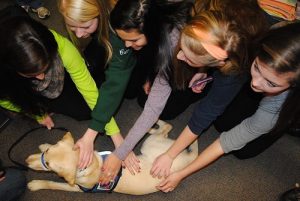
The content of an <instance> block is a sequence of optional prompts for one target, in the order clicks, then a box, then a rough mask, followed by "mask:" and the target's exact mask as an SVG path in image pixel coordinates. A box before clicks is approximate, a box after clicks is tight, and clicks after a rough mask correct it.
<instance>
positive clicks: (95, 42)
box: [59, 0, 136, 168]
mask: <svg viewBox="0 0 300 201" xmlns="http://www.w3.org/2000/svg"><path fill="white" fill-rule="evenodd" d="M113 6H114V1H104V0H60V1H59V10H60V12H61V13H62V15H63V17H64V20H65V23H66V27H67V30H68V32H69V35H70V37H71V39H72V41H73V43H74V44H78V45H79V42H78V40H77V39H78V38H91V42H90V43H89V44H88V46H87V49H85V51H84V53H86V52H88V54H85V56H86V57H87V58H86V61H87V62H88V63H89V64H90V65H91V66H92V68H93V70H95V71H99V70H100V71H102V73H103V74H104V78H103V80H101V82H102V84H101V86H100V87H99V97H98V100H97V104H96V106H95V108H94V109H93V111H92V120H91V123H90V125H89V128H88V129H87V131H86V132H85V133H84V135H83V137H82V138H81V139H79V140H78V141H77V142H76V145H75V147H76V148H79V149H80V159H79V164H78V166H79V168H84V167H86V166H88V164H90V163H91V160H92V155H93V151H94V140H95V138H96V136H97V134H98V132H106V134H107V135H111V137H112V140H113V142H114V144H115V146H116V147H117V146H119V145H120V144H121V143H122V142H123V138H122V136H121V134H120V130H119V128H118V126H117V124H116V122H115V120H114V118H113V115H114V114H115V112H116V110H117V108H118V107H119V104H120V102H121V100H122V97H123V94H124V92H125V89H126V86H127V83H128V81H129V78H130V74H131V71H132V69H133V67H134V66H135V63H136V60H135V57H134V56H133V53H132V51H131V50H130V49H128V48H127V47H125V44H124V42H123V41H122V40H121V39H119V38H118V37H117V35H116V34H115V33H114V32H113V31H112V30H111V29H110V24H109V14H110V11H111V10H112V8H113ZM89 48H90V49H91V50H89ZM90 54H93V56H91V55H90ZM99 58H100V59H99ZM99 60H100V61H99ZM103 61H104V62H103ZM100 73H101V72H100ZM98 81H99V80H96V82H98ZM129 156H130V157H135V156H134V154H133V152H131V154H130V155H129Z"/></svg>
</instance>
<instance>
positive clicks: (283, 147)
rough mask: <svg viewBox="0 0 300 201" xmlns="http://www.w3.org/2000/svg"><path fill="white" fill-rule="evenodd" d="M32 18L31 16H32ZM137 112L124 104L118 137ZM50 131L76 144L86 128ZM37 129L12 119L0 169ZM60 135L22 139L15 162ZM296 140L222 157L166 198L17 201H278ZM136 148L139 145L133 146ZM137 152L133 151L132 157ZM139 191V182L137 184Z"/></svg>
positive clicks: (292, 165) (294, 159) (56, 20)
mask: <svg viewBox="0 0 300 201" xmlns="http://www.w3.org/2000/svg"><path fill="white" fill-rule="evenodd" d="M12 3H13V0H1V2H0V8H3V7H5V6H6V5H9V4H12ZM45 5H46V7H48V8H49V9H50V10H51V17H50V18H49V19H47V20H42V23H45V24H46V25H47V26H48V27H49V28H52V29H54V30H57V31H58V32H60V33H62V34H64V35H65V34H66V32H65V29H64V25H63V22H62V18H61V16H60V15H59V13H58V11H57V3H56V2H55V1H54V0H45ZM32 15H33V14H32ZM33 17H35V16H34V15H33ZM193 107H194V106H193V105H191V106H190V107H189V108H188V109H187V111H185V112H184V113H183V114H181V115H180V116H178V117H177V118H176V119H174V120H172V121H169V123H171V124H172V125H173V127H174V128H173V130H172V131H171V133H170V137H171V138H174V139H175V138H176V137H177V136H178V135H179V133H180V131H181V130H182V129H183V128H184V127H185V125H186V123H187V121H188V119H189V117H190V115H191V112H192V110H193ZM141 111H142V110H141V108H140V107H139V106H138V105H137V103H136V100H125V101H124V102H123V103H122V105H121V107H120V110H119V112H118V114H117V115H116V119H117V122H118V124H119V125H120V128H121V130H122V133H124V134H126V133H127V132H128V130H129V129H130V127H131V126H132V125H133V123H134V122H135V120H136V119H137V117H138V116H139V114H140V113H141ZM54 121H55V124H56V126H62V127H66V128H67V129H69V130H70V131H71V132H72V134H73V136H74V138H75V139H78V138H79V137H80V136H81V135H82V134H83V132H84V131H85V129H86V128H87V125H88V121H82V122H78V121H75V120H74V119H71V118H69V117H66V116H63V115H59V114H56V115H54ZM37 126H38V125H37V124H36V123H35V122H33V121H31V120H29V119H26V118H22V117H19V116H16V117H15V118H14V119H13V120H12V121H11V122H10V124H9V125H8V126H7V127H6V128H5V129H4V130H3V131H2V132H1V133H0V150H1V152H0V158H1V159H2V160H3V162H4V165H12V163H11V162H10V161H9V159H8V157H7V151H8V149H9V147H10V145H11V144H12V143H14V142H15V140H16V139H17V138H18V137H19V136H21V135H22V134H23V133H25V132H26V131H28V130H30V129H31V128H34V127H37ZM63 134H64V133H63V132H61V131H47V130H46V129H42V130H38V131H36V132H34V133H32V134H30V135H29V136H28V137H26V138H25V139H24V140H23V141H22V142H21V143H20V144H19V145H18V146H17V147H16V148H15V149H14V150H13V152H12V156H13V158H14V159H15V160H18V161H20V162H21V163H24V160H25V158H26V157H27V156H28V155H30V154H32V153H35V152H37V151H38V145H39V144H42V143H45V142H47V143H55V142H56V141H58V140H59V139H60V138H61V137H62V136H63ZM217 136H218V133H217V132H216V131H215V129H214V128H213V126H212V127H211V128H210V129H209V130H208V131H207V132H206V133H205V134H203V135H202V136H201V138H200V140H199V151H201V150H203V149H204V148H205V147H206V146H207V145H208V144H210V143H211V142H212V141H213V140H214V139H216V138H217ZM299 142H300V138H296V137H293V136H290V135H285V136H284V137H282V138H281V139H280V140H278V141H277V142H276V143H275V144H274V145H273V146H272V147H270V148H269V149H268V150H266V151H265V152H263V153H262V154H260V155H259V156H257V157H255V158H252V159H247V160H238V159H237V158H235V157H234V156H232V155H230V154H229V155H226V156H224V157H222V158H221V159H219V160H218V161H217V162H215V163H213V164H212V165H210V166H209V167H207V168H205V169H203V170H201V171H199V172H197V173H195V174H193V175H192V176H190V177H189V178H187V179H185V180H184V181H183V182H182V183H181V184H180V186H178V188H177V189H176V190H175V191H173V192H171V193H167V194H166V193H162V192H157V193H153V194H150V195H145V196H130V195H125V194H118V193H111V194H84V193H72V192H60V191H50V190H42V191H37V192H30V191H29V190H27V191H26V192H25V194H24V195H23V196H22V198H21V199H20V200H22V201H48V200H49V201H50V200H51V201H79V200H90V201H93V200H95V201H96V200H122V201H127V200H128V201H129V200H130V201H131V200H149V201H152V200H153V201H154V200H155V201H159V200H174V201H177V200H178V201H179V200H180V201H181V200H184V201H185V200H202V201H217V200H218V201H219V200H222V201H223V200H224V201H244V200H245V201H258V200H259V201H273V200H278V197H279V195H280V194H281V193H282V192H284V191H286V190H288V189H290V188H292V187H293V186H294V185H295V183H296V182H300V146H299ZM139 145H140V144H139ZM95 148H96V149H97V150H99V151H102V150H112V149H113V144H112V142H111V140H110V139H109V138H107V137H106V136H99V137H98V138H97V140H96V142H95ZM138 150H139V146H137V147H136V150H135V151H136V153H138ZM25 174H26V176H27V180H28V181H30V180H32V179H49V180H54V181H61V179H60V178H58V176H57V175H55V174H53V173H41V172H34V171H28V172H26V173H25ZM141 185H147V184H143V181H141ZM0 200H1V198H0ZM1 201H2V200H1Z"/></svg>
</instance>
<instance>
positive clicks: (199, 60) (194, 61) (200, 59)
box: [177, 40, 225, 68]
mask: <svg viewBox="0 0 300 201" xmlns="http://www.w3.org/2000/svg"><path fill="white" fill-rule="evenodd" d="M180 48H181V49H180V51H179V52H178V53H177V59H179V60H181V61H184V62H186V63H187V64H188V65H189V66H191V67H196V68H198V67H219V66H223V65H224V64H225V62H224V61H223V60H218V59H216V58H214V57H213V56H211V55H210V54H209V53H208V52H207V51H205V50H204V48H203V54H201V55H199V54H195V53H194V52H193V51H191V50H190V49H189V48H188V47H187V46H186V44H185V43H184V40H181V41H180Z"/></svg>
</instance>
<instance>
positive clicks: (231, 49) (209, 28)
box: [174, 11, 248, 89]
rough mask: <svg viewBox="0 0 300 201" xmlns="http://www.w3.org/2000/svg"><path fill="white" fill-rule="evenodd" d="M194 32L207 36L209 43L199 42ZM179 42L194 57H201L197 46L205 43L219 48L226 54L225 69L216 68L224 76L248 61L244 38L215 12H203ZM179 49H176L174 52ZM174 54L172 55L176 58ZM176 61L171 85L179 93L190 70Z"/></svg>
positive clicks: (238, 70) (196, 17) (200, 47)
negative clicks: (172, 84)
mask: <svg viewBox="0 0 300 201" xmlns="http://www.w3.org/2000/svg"><path fill="white" fill-rule="evenodd" d="M195 30H200V31H201V32H204V33H206V34H208V35H209V36H210V38H209V41H203V39H202V38H201V37H199V36H198V35H197V33H196V32H195ZM180 40H181V41H182V42H183V43H184V44H185V46H186V47H187V48H188V49H189V50H191V51H192V52H193V53H195V54H196V55H203V54H204V53H205V52H206V51H205V50H203V46H202V44H201V42H208V43H210V44H212V45H216V46H218V47H221V48H222V49H223V50H225V51H226V52H227V53H228V59H226V61H225V65H224V66H222V68H220V71H221V72H222V73H224V74H232V73H238V72H240V71H241V70H242V67H244V66H245V65H246V63H247V62H248V61H247V58H248V51H247V43H246V40H245V37H244V34H243V33H242V32H240V29H239V28H238V26H237V25H236V24H235V23H233V22H232V21H230V20H229V19H228V18H226V17H225V16H224V15H223V14H222V13H221V12H218V11H204V12H202V13H201V14H198V15H196V16H194V17H193V18H192V20H190V21H189V22H188V23H187V25H186V26H185V27H184V28H183V30H182V32H181V37H180ZM179 50H180V48H178V50H177V53H178V51H179ZM177 53H176V54H175V55H177ZM180 63H181V62H180V61H178V60H175V61H174V81H175V86H176V87H177V88H179V89H183V88H185V86H186V84H187V81H188V80H189V79H190V78H189V77H187V75H189V76H190V75H191V73H189V72H188V71H191V69H190V68H186V67H183V66H182V65H181V64H180Z"/></svg>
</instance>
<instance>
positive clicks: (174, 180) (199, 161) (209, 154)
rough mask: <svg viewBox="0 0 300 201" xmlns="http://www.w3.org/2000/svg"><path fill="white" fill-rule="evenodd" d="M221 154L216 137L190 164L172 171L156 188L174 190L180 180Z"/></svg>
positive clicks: (221, 150)
mask: <svg viewBox="0 0 300 201" xmlns="http://www.w3.org/2000/svg"><path fill="white" fill-rule="evenodd" d="M223 154H224V151H223V149H222V147H221V144H220V139H219V138H218V139H217V140H216V141H214V142H213V143H212V144H211V145H209V146H208V147H207V148H206V149H205V150H204V151H203V152H202V153H201V154H200V155H199V156H198V157H197V158H196V159H195V160H194V161H193V162H192V163H191V164H190V165H188V166H187V167H185V168H184V169H182V170H180V171H177V172H174V173H172V174H171V175H170V176H168V177H167V178H166V179H165V180H163V181H162V182H161V183H160V184H159V185H158V186H157V188H158V189H159V190H161V191H163V192H169V191H172V190H174V188H176V187H177V185H178V184H179V183H180V181H181V180H183V179H184V178H186V177H187V176H189V175H191V174H193V173H194V172H196V171H198V170H201V169H203V168H204V167H206V166H208V165H209V164H211V163H212V162H214V161H216V160H217V159H218V158H219V157H220V156H222V155H223Z"/></svg>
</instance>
